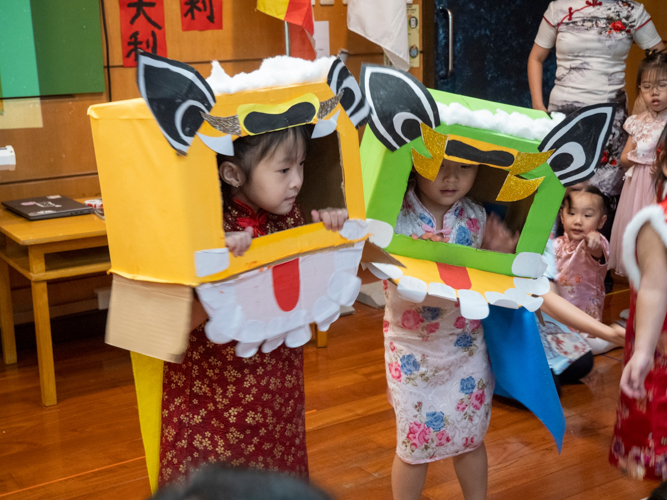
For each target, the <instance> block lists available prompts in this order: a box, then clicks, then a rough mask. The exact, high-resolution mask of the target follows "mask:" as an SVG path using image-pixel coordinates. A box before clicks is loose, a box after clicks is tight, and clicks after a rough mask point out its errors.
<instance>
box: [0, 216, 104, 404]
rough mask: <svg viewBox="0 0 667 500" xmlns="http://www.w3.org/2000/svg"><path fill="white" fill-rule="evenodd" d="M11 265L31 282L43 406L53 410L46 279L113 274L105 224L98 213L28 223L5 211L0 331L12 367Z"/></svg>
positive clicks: (0, 227) (0, 226)
mask: <svg viewBox="0 0 667 500" xmlns="http://www.w3.org/2000/svg"><path fill="white" fill-rule="evenodd" d="M9 266H12V267H13V268H14V269H16V270H17V271H18V272H20V273H21V274H22V275H23V276H25V277H26V278H28V279H29V280H30V285H31V288H32V303H33V309H34V315H35V332H36V337H37V358H38V361H39V379H40V387H41V390H42V403H43V404H44V406H52V405H55V404H56V403H57V402H58V400H57V396H56V377H55V371H54V365H53V345H52V342H51V320H50V314H49V297H48V292H47V281H48V280H53V279H57V278H69V277H72V276H81V275H84V274H92V273H99V272H104V271H107V270H109V268H110V267H111V261H110V259H109V249H108V246H107V236H106V226H105V224H104V221H103V220H102V219H100V218H99V217H98V216H97V215H93V214H91V215H79V216H75V217H64V218H59V219H49V220H43V221H28V220H27V219H24V218H23V217H19V216H18V215H14V214H12V213H11V212H8V211H6V210H0V327H1V328H2V354H3V358H4V361H5V363H6V364H8V365H9V364H13V363H16V339H15V336H14V312H13V308H12V295H11V288H10V283H9Z"/></svg>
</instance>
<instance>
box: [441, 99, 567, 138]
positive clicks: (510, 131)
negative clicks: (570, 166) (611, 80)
mask: <svg viewBox="0 0 667 500" xmlns="http://www.w3.org/2000/svg"><path fill="white" fill-rule="evenodd" d="M438 112H439V113H440V121H441V122H442V123H445V124H447V125H464V126H466V127H473V128H479V129H483V130H492V131H494V132H500V133H502V134H507V135H511V136H514V137H522V138H524V139H530V140H538V141H541V140H542V139H543V138H544V137H545V136H546V135H547V134H548V133H549V132H550V131H551V129H552V128H554V127H555V126H556V125H558V124H559V123H560V122H561V121H563V120H564V119H565V115H564V114H563V113H552V114H551V118H537V119H534V118H530V117H529V116H526V115H524V114H522V113H518V112H516V111H515V112H514V113H512V114H509V113H507V112H505V111H503V110H502V109H497V110H496V112H495V113H492V112H491V111H489V110H487V109H480V110H477V111H473V110H471V109H468V108H466V107H465V106H463V105H461V104H459V103H457V102H453V103H452V104H450V105H449V106H448V105H446V104H442V103H440V102H439V103H438Z"/></svg>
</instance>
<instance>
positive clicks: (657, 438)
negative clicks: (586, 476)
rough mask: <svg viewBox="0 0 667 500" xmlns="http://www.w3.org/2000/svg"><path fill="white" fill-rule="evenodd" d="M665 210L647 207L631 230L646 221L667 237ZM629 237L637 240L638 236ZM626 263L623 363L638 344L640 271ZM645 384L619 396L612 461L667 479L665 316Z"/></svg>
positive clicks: (639, 475) (631, 472)
mask: <svg viewBox="0 0 667 500" xmlns="http://www.w3.org/2000/svg"><path fill="white" fill-rule="evenodd" d="M666 213H667V201H663V202H662V203H660V205H653V206H650V207H646V208H645V209H643V210H642V211H640V212H639V213H638V214H637V216H636V217H635V219H634V220H633V221H632V222H631V223H630V224H629V225H628V232H630V233H631V234H632V232H634V234H635V236H636V234H637V233H638V232H639V229H641V227H642V226H643V225H644V223H645V222H649V223H650V224H651V225H652V226H653V228H654V229H656V231H657V232H658V233H659V234H661V236H662V240H663V241H667V222H665V218H666V216H665V214H666ZM656 216H657V217H656ZM660 216H662V217H660ZM658 221H661V222H658ZM626 239H627V240H631V239H633V240H634V241H636V237H635V238H626ZM634 241H633V244H634ZM632 253H634V252H632ZM626 255H627V254H626ZM628 260H631V259H628ZM625 266H626V269H627V270H628V274H629V276H630V278H631V280H632V282H633V283H632V284H633V285H634V286H633V288H632V295H631V299H630V316H629V318H628V328H627V331H626V334H625V353H624V356H623V358H624V359H623V361H624V363H627V362H628V360H629V359H630V357H631V356H632V353H633V351H634V345H635V308H636V301H637V293H636V291H635V290H636V286H637V284H638V281H639V275H638V274H637V272H638V269H637V265H636V262H632V261H631V262H628V261H627V260H626V262H625ZM666 300H667V299H666ZM644 385H645V387H646V393H647V394H646V397H645V398H644V399H639V400H638V399H631V398H629V397H628V396H626V395H625V394H623V393H621V395H620V397H619V400H618V407H617V409H616V426H615V428H614V437H613V440H612V443H611V450H610V452H609V461H610V462H611V464H612V465H614V466H616V467H618V468H619V469H621V470H622V471H623V472H625V473H626V474H628V476H630V477H633V478H636V479H658V480H661V481H666V480H667V318H665V322H664V324H663V327H662V333H661V335H660V338H659V340H658V344H657V347H656V351H655V358H654V364H653V369H652V370H651V371H650V372H649V374H648V376H647V377H646V382H645V384H644Z"/></svg>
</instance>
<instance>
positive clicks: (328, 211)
mask: <svg viewBox="0 0 667 500" xmlns="http://www.w3.org/2000/svg"><path fill="white" fill-rule="evenodd" d="M310 215H312V217H313V222H320V221H322V223H323V224H324V228H325V229H328V230H329V231H340V230H341V229H343V224H345V221H346V220H347V219H348V216H347V210H346V209H344V208H323V209H322V210H313V211H312V212H310Z"/></svg>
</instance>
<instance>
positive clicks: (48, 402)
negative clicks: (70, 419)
mask: <svg viewBox="0 0 667 500" xmlns="http://www.w3.org/2000/svg"><path fill="white" fill-rule="evenodd" d="M32 307H33V310H34V313H35V333H36V337H37V359H38V361H39V384H40V387H41V389H42V403H43V404H44V406H53V405H55V404H56V403H57V402H58V399H57V396H56V372H55V368H54V365H53V342H52V341H51V318H50V316H49V296H48V292H47V288H46V281H33V282H32Z"/></svg>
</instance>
